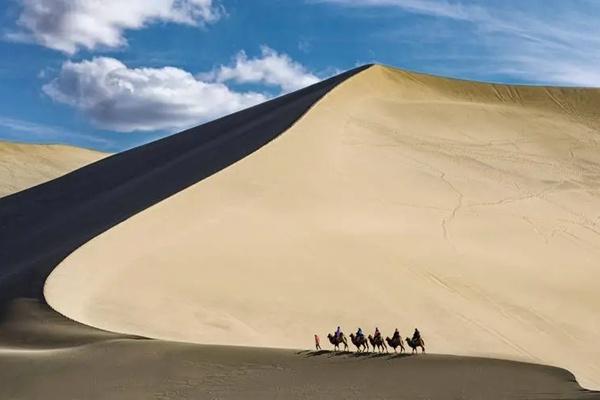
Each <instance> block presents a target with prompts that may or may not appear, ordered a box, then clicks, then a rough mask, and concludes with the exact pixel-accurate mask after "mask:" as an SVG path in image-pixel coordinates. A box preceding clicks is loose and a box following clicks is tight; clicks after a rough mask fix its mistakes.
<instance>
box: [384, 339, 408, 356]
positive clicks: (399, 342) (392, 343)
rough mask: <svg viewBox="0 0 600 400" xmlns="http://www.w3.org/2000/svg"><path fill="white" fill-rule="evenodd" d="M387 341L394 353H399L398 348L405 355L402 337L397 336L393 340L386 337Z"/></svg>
mask: <svg viewBox="0 0 600 400" xmlns="http://www.w3.org/2000/svg"><path fill="white" fill-rule="evenodd" d="M385 341H386V342H387V344H388V345H389V346H390V347H391V348H393V349H394V353H397V351H396V348H397V347H400V353H404V345H403V344H402V338H401V337H400V336H396V337H394V338H391V339H390V337H389V336H386V338H385Z"/></svg>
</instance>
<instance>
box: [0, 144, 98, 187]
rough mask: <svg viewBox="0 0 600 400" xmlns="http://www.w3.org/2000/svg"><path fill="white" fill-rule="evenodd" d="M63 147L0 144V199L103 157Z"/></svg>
mask: <svg viewBox="0 0 600 400" xmlns="http://www.w3.org/2000/svg"><path fill="white" fill-rule="evenodd" d="M106 156H107V154H106V153H101V152H97V151H93V150H87V149H81V148H78V147H72V146H63V145H45V144H44V145H42V144H25V143H11V142H1V141H0V197H3V196H7V195H9V194H11V193H15V192H18V191H20V190H24V189H27V188H29V187H32V186H35V185H38V184H40V183H42V182H46V181H49V180H51V179H54V178H57V177H59V176H61V175H64V174H66V173H67V172H71V171H73V170H75V169H77V168H81V167H83V166H84V165H86V164H90V163H92V162H94V161H98V160H100V159H102V158H104V157H106Z"/></svg>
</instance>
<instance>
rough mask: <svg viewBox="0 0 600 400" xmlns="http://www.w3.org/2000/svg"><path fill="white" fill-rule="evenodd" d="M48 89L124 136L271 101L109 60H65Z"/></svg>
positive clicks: (173, 72)
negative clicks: (124, 134)
mask: <svg viewBox="0 0 600 400" xmlns="http://www.w3.org/2000/svg"><path fill="white" fill-rule="evenodd" d="M43 91H44V92H45V93H46V94H47V95H48V96H50V97H51V98H52V99H54V100H56V101H58V102H60V103H64V104H68V105H70V106H73V107H75V108H77V109H79V110H81V111H82V112H83V113H84V114H85V115H86V116H88V117H89V118H90V119H91V120H92V122H94V123H95V124H96V125H98V126H99V127H102V128H106V129H112V130H115V131H119V132H131V131H153V130H165V129H178V128H186V127H190V126H193V125H195V124H197V123H200V122H203V121H208V120H211V119H214V118H217V117H219V116H222V115H225V114H229V113H232V112H234V111H238V110H240V109H243V108H246V107H249V106H252V105H254V104H257V103H260V102H263V101H265V100H266V96H265V95H263V94H260V93H255V92H235V91H232V90H230V89H229V88H228V87H227V86H226V85H224V84H222V83H218V82H215V83H213V82H204V81H202V80H199V79H197V78H195V77H194V76H193V75H192V74H191V73H189V72H187V71H184V70H182V69H179V68H174V67H164V68H129V67H127V66H126V65H125V64H123V63H122V62H120V61H119V60H116V59H114V58H108V57H98V58H93V59H92V60H84V61H81V62H71V61H67V62H65V63H64V64H63V66H62V68H61V70H60V73H59V75H58V77H57V78H55V79H54V80H53V81H51V82H50V83H48V84H46V85H44V86H43Z"/></svg>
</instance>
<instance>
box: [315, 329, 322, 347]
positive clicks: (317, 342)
mask: <svg viewBox="0 0 600 400" xmlns="http://www.w3.org/2000/svg"><path fill="white" fill-rule="evenodd" d="M315 348H316V349H317V350H321V340H320V339H319V335H317V334H316V333H315Z"/></svg>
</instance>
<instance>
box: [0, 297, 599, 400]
mask: <svg viewBox="0 0 600 400" xmlns="http://www.w3.org/2000/svg"><path fill="white" fill-rule="evenodd" d="M32 338H33V340H32ZM0 382H2V385H0V397H1V398H3V399H14V400H38V399H39V400H54V399H56V400H64V399H88V400H94V399H114V400H131V399H176V400H186V399H190V400H191V399H194V400H196V399H244V400H246V399H248V400H250V399H260V400H263V399H286V400H294V399H298V400H300V399H365V398H368V399H371V398H376V399H415V398H430V399H457V398H461V399H481V398H485V399H503V400H509V399H515V400H516V399H539V400H544V399H548V400H550V399H553V400H554V399H571V400H573V399H590V400H591V399H595V400H597V399H598V398H600V395H599V394H598V393H593V392H590V391H586V390H583V389H581V388H580V387H579V385H577V383H576V382H575V380H574V377H573V375H572V374H570V373H569V372H568V371H566V370H563V369H558V368H551V367H546V366H541V365H533V364H525V363H517V362H511V361H501V360H494V359H483V358H468V357H457V356H441V355H419V356H415V357H411V356H406V355H403V356H401V355H393V354H392V355H388V354H381V355H375V354H360V355H359V354H354V353H337V354H334V353H331V352H329V351H320V352H312V351H307V350H303V351H300V350H285V349H267V348H256V347H254V348H249V347H234V346H208V345H198V344H188V343H177V342H169V341H162V340H144V339H139V338H132V337H125V336H122V335H121V336H119V335H116V334H113V333H108V332H100V331H98V330H96V329H93V328H89V327H86V326H84V325H82V324H79V323H76V322H73V321H69V320H67V319H65V318H63V317H61V316H60V315H58V314H57V313H55V312H54V311H53V310H51V309H49V308H48V307H47V306H43V305H40V303H39V302H36V301H35V300H19V301H16V302H13V303H12V306H11V307H10V309H9V310H8V311H7V313H6V314H5V315H4V318H3V319H2V322H1V323H0Z"/></svg>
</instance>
